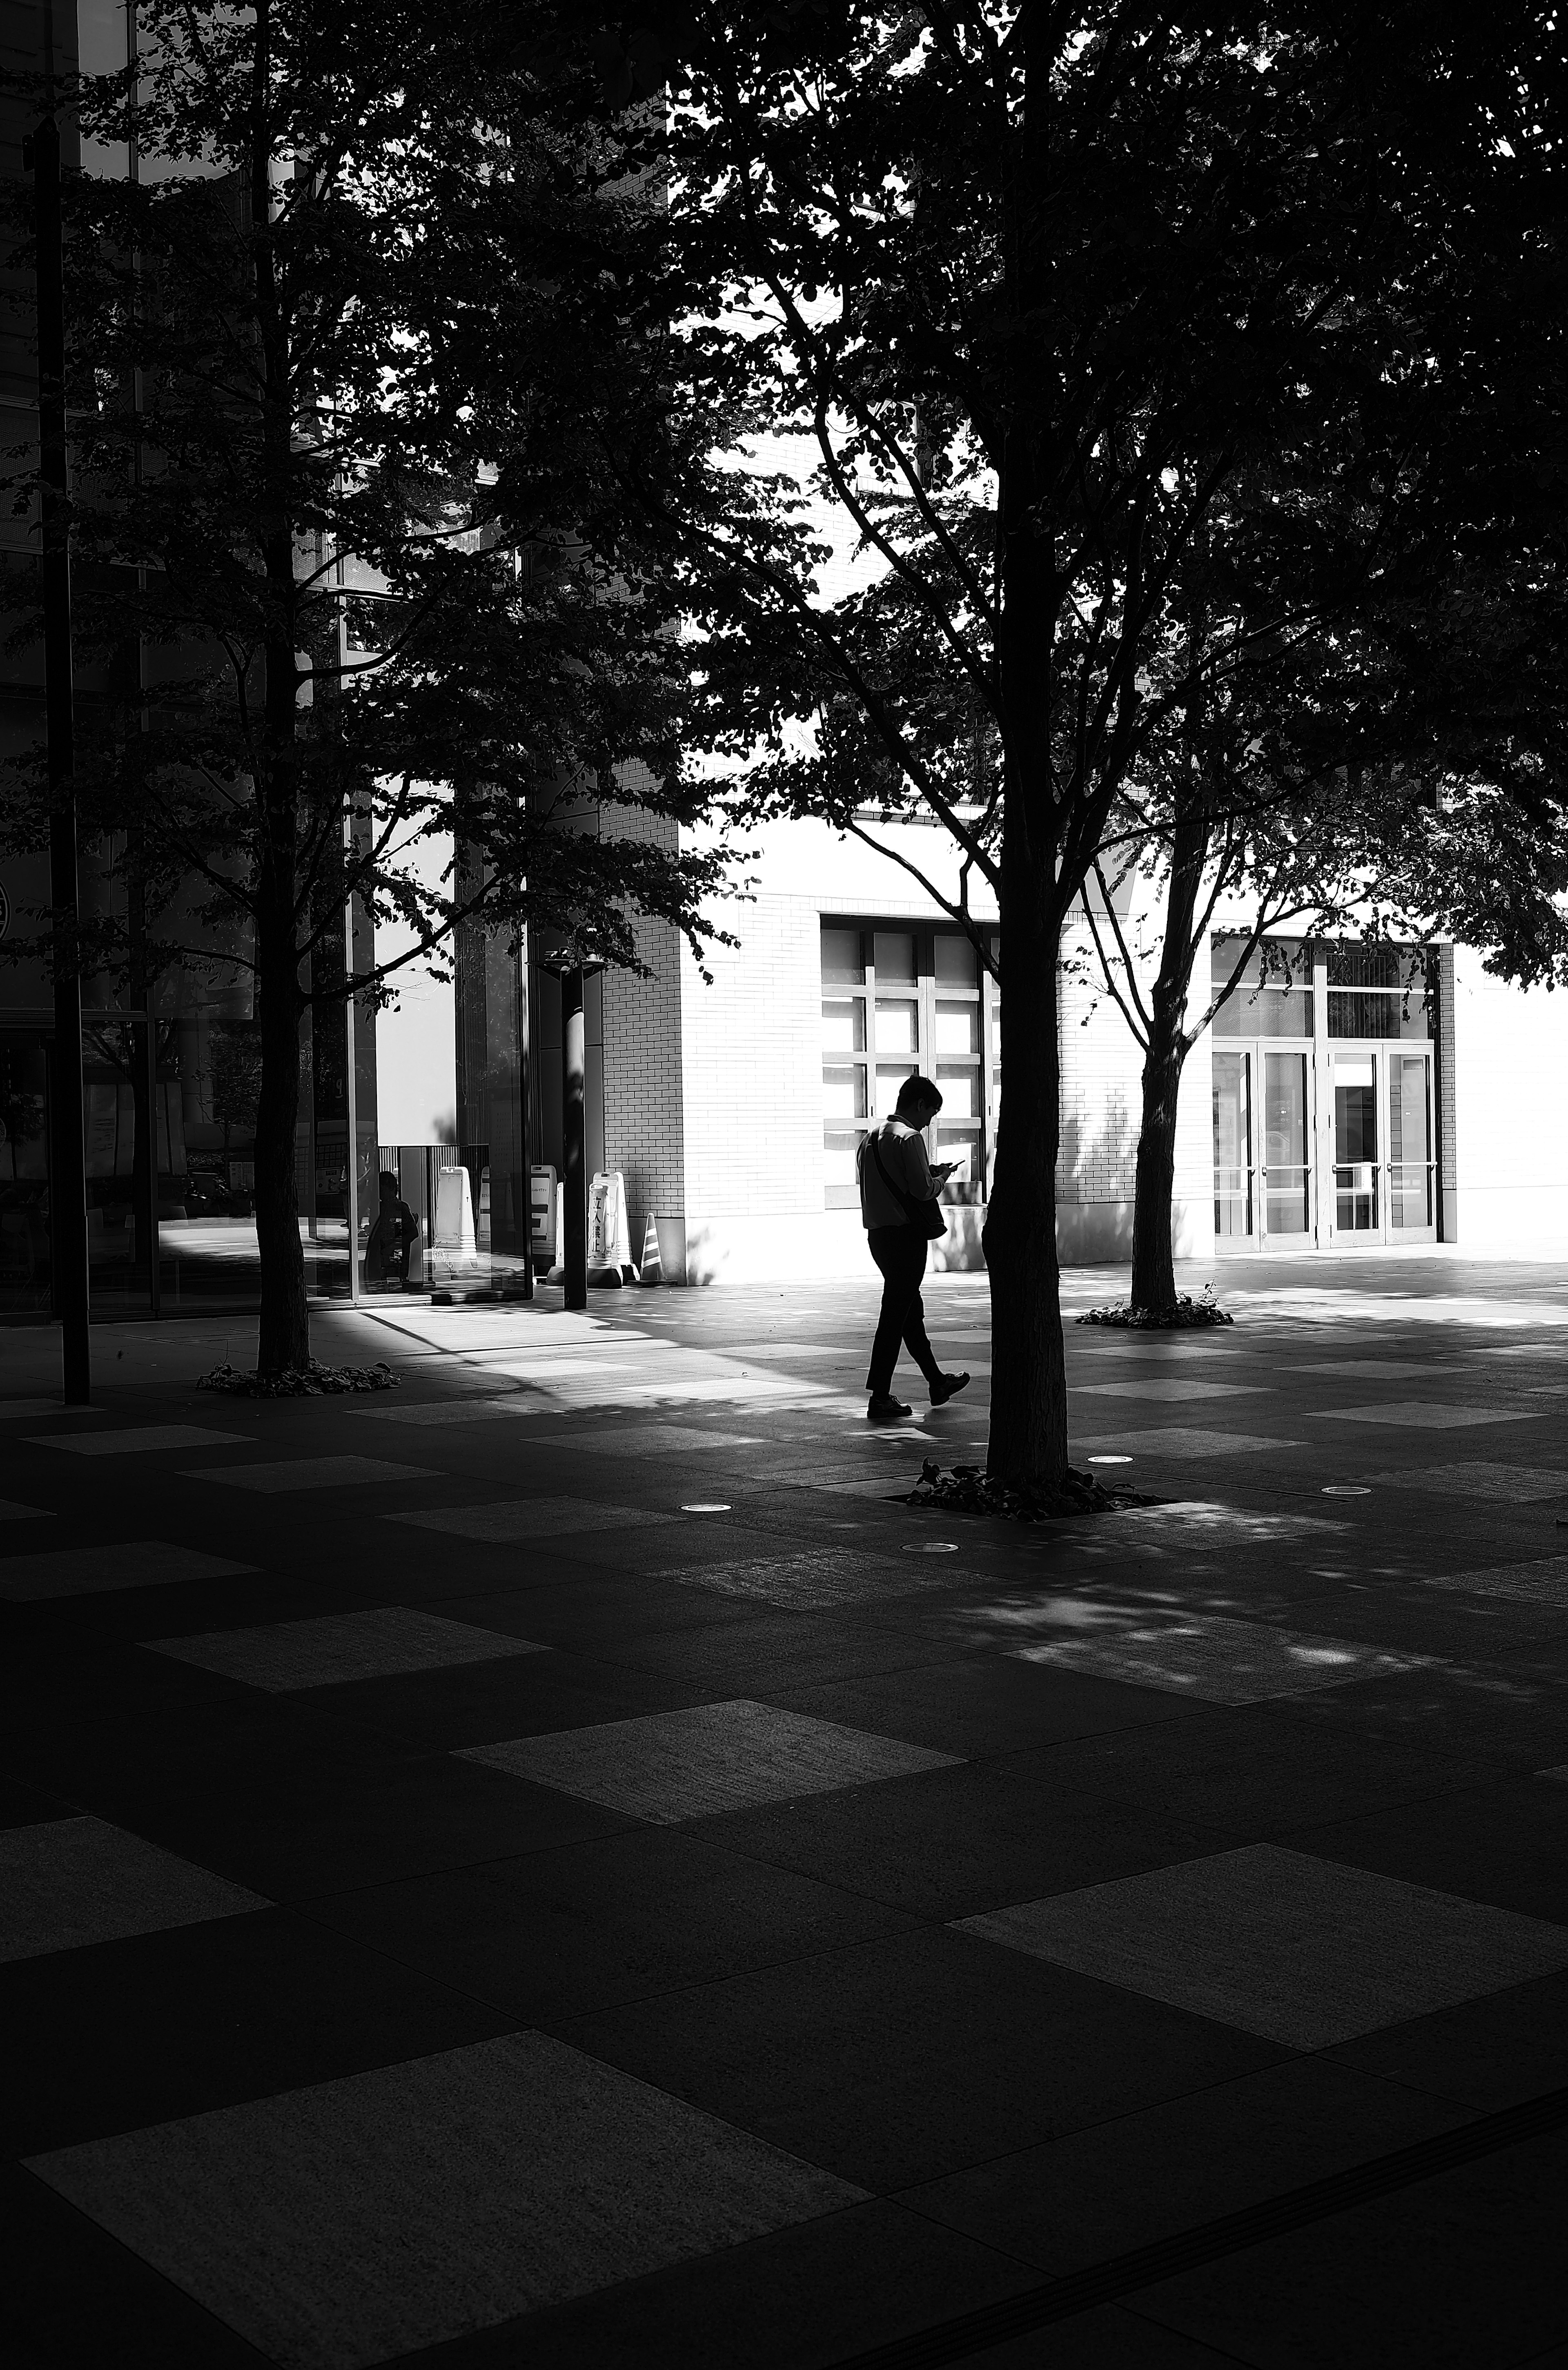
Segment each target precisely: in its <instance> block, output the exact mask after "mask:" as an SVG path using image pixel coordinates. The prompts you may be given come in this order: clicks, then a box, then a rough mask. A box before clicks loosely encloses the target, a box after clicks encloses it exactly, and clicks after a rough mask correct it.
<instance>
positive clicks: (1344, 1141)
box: [1211, 943, 1437, 1253]
mask: <svg viewBox="0 0 1568 2370" xmlns="http://www.w3.org/2000/svg"><path fill="white" fill-rule="evenodd" d="M1281 957H1283V958H1284V966H1285V967H1284V968H1281V967H1280V962H1281ZM1224 959H1225V952H1224V947H1223V943H1221V945H1219V946H1216V949H1215V966H1216V972H1217V971H1218V969H1219V965H1220V963H1221V961H1224ZM1410 973H1411V959H1410V957H1409V956H1408V955H1407V954H1406V953H1404V952H1403V951H1402V950H1401V949H1370V950H1366V949H1359V948H1338V947H1333V948H1323V947H1320V948H1316V949H1310V948H1306V947H1293V948H1288V949H1280V950H1278V951H1277V952H1276V954H1275V956H1274V968H1273V969H1272V970H1267V969H1265V968H1264V967H1263V966H1262V964H1260V963H1259V961H1258V959H1257V958H1256V957H1254V958H1253V960H1252V962H1251V964H1250V965H1249V974H1250V975H1249V976H1245V977H1244V978H1243V980H1242V981H1241V982H1240V983H1239V985H1238V987H1237V989H1236V991H1235V993H1234V994H1233V995H1231V996H1229V997H1228V999H1227V1001H1226V1003H1225V1004H1224V1005H1222V1006H1221V1007H1220V1010H1219V1012H1218V1013H1217V1014H1216V1018H1215V1023H1214V1043H1213V1047H1212V1052H1211V1059H1212V1064H1213V1097H1214V1228H1215V1240H1216V1249H1217V1250H1219V1251H1220V1252H1222V1253H1223V1252H1234V1251H1244V1250H1262V1249H1264V1248H1267V1249H1269V1250H1272V1251H1274V1252H1278V1251H1284V1250H1310V1249H1313V1248H1319V1249H1328V1248H1353V1247H1355V1246H1359V1245H1366V1246H1371V1245H1374V1244H1382V1243H1389V1244H1398V1243H1415V1242H1422V1241H1425V1242H1433V1241H1435V1239H1436V1235H1437V1127H1436V1102H1435V1078H1434V1058H1433V1045H1432V1026H1431V1019H1432V1016H1431V1013H1430V1010H1429V1006H1428V997H1427V992H1426V989H1425V987H1424V984H1423V983H1421V982H1420V981H1417V980H1412V976H1411V975H1410Z"/></svg>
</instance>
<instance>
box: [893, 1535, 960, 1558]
mask: <svg viewBox="0 0 1568 2370" xmlns="http://www.w3.org/2000/svg"><path fill="white" fill-rule="evenodd" d="M904 1552H905V1555H956V1554H957V1553H958V1541H957V1540H956V1539H911V1540H910V1541H909V1542H908V1543H907V1544H906V1546H905V1550H904Z"/></svg>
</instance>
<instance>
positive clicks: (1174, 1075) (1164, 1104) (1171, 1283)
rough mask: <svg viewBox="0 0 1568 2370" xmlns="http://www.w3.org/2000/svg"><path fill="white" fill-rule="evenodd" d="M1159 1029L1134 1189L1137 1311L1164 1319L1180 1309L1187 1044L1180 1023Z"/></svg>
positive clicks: (1147, 1061)
mask: <svg viewBox="0 0 1568 2370" xmlns="http://www.w3.org/2000/svg"><path fill="white" fill-rule="evenodd" d="M1155 1019H1156V1027H1155V1030H1154V1033H1153V1034H1152V1036H1151V1038H1150V1041H1149V1047H1148V1052H1147V1054H1146V1055H1145V1057H1144V1068H1143V1126H1142V1128H1141V1129H1140V1131H1139V1133H1138V1165H1137V1176H1136V1182H1135V1184H1134V1187H1133V1306H1134V1307H1135V1308H1147V1309H1151V1310H1153V1311H1155V1312H1156V1313H1158V1314H1160V1315H1164V1314H1165V1313H1167V1312H1168V1311H1169V1310H1170V1309H1172V1308H1174V1307H1175V1306H1176V1269H1175V1259H1174V1254H1173V1252H1172V1249H1171V1243H1170V1196H1171V1189H1172V1187H1173V1185H1174V1183H1175V1177H1176V1100H1177V1096H1178V1094H1179V1092H1180V1089H1181V1085H1182V1064H1183V1062H1184V1061H1185V1060H1186V1056H1187V1044H1186V1040H1185V1038H1184V1037H1183V1035H1182V1027H1181V1021H1180V1018H1177V1019H1176V1021H1175V1025H1174V1027H1172V1026H1171V1025H1170V1021H1169V1018H1168V1020H1167V1025H1166V1027H1165V1028H1164V1029H1163V1030H1161V1029H1160V1028H1159V1013H1158V1009H1157V1012H1156V1015H1155Z"/></svg>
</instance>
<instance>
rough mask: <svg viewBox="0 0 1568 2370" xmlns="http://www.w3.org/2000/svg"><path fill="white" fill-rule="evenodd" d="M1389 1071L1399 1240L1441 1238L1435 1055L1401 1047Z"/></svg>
mask: <svg viewBox="0 0 1568 2370" xmlns="http://www.w3.org/2000/svg"><path fill="white" fill-rule="evenodd" d="M1386 1058H1387V1064H1388V1072H1389V1236H1390V1239H1391V1240H1392V1241H1394V1242H1400V1243H1409V1242H1419V1241H1420V1240H1421V1239H1422V1238H1423V1237H1426V1238H1427V1239H1428V1240H1434V1241H1435V1238H1436V1233H1437V1163H1436V1160H1435V1156H1434V1137H1435V1130H1434V1128H1433V1124H1432V1056H1431V1054H1430V1053H1407V1052H1405V1051H1404V1049H1403V1048H1402V1047H1401V1050H1400V1051H1399V1052H1398V1053H1389V1055H1388V1056H1387V1057H1386Z"/></svg>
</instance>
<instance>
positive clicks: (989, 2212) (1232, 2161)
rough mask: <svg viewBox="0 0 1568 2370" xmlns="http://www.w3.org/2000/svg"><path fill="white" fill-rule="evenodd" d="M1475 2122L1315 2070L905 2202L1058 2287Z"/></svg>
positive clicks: (1336, 2070)
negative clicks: (1119, 2257) (1129, 2254)
mask: <svg viewBox="0 0 1568 2370" xmlns="http://www.w3.org/2000/svg"><path fill="white" fill-rule="evenodd" d="M1467 2120H1468V2117H1467V2113H1466V2111H1465V2110H1464V2109H1462V2108H1461V2107H1459V2106H1458V2105H1457V2104H1455V2103H1453V2102H1451V2101H1447V2100H1445V2101H1439V2100H1435V2099H1431V2098H1423V2097H1420V2096H1418V2095H1417V2094H1416V2093H1414V2092H1412V2091H1409V2090H1406V2089H1403V2088H1401V2087H1400V2086H1399V2085H1398V2084H1397V2083H1394V2082H1387V2081H1380V2080H1378V2079H1376V2078H1374V2077H1371V2076H1360V2075H1355V2074H1352V2073H1351V2072H1350V2071H1349V2069H1348V2068H1347V2067H1343V2066H1340V2065H1334V2064H1332V2063H1331V2062H1329V2061H1327V2060H1325V2059H1323V2058H1319V2057H1309V2058H1304V2059H1298V2060H1297V2061H1296V2062H1294V2063H1292V2064H1287V2065H1271V2066H1267V2067H1265V2068H1264V2069H1263V2070H1262V2072H1261V2073H1256V2074H1250V2075H1247V2076H1246V2077H1243V2078H1242V2079H1241V2080H1239V2081H1235V2082H1226V2083H1221V2084H1219V2085H1217V2086H1216V2088H1213V2089H1211V2090H1205V2091H1200V2092H1198V2093H1195V2094H1194V2095H1193V2096H1190V2097H1185V2098H1181V2099H1177V2100H1170V2101H1165V2102H1162V2103H1161V2104H1159V2105H1158V2106H1154V2107H1148V2108H1145V2109H1143V2110H1142V2111H1139V2112H1136V2113H1134V2114H1130V2115H1124V2116H1122V2117H1120V2118H1118V2119H1117V2120H1115V2121H1112V2122H1107V2123H1100V2124H1097V2125H1095V2126H1094V2127H1093V2128H1092V2129H1090V2130H1088V2131H1080V2132H1072V2133H1069V2134H1067V2135H1066V2137H1065V2138H1062V2139H1058V2140H1053V2141H1051V2142H1049V2143H1048V2144H1047V2145H1046V2146H1043V2147H1034V2148H1024V2149H1020V2151H1019V2152H1018V2153H1017V2154H1016V2155H1013V2156H1009V2157H999V2158H998V2159H997V2161H996V2162H995V2163H992V2164H984V2165H975V2166H973V2167H971V2168H970V2169H967V2170H965V2171H963V2172H960V2173H955V2174H953V2175H951V2177H950V2178H949V2179H947V2180H939V2181H932V2182H930V2183H928V2185H927V2186H925V2187H924V2188H921V2189H916V2190H907V2191H905V2192H903V2193H902V2196H901V2200H900V2202H901V2203H904V2204H905V2205H908V2206H910V2207H912V2208H913V2209H914V2210H915V2211H916V2212H917V2213H920V2214H928V2215H932V2216H933V2218H934V2219H936V2220H938V2221H940V2222H950V2223H951V2224H952V2225H953V2226H954V2227H955V2228H957V2229H960V2230H967V2231H968V2232H969V2233H970V2235H971V2236H972V2237H974V2238H984V2239H985V2240H986V2244H987V2245H989V2246H993V2247H1001V2248H1004V2249H1006V2250H1007V2252H1008V2253H1009V2254H1012V2255H1020V2256H1021V2257H1022V2258H1023V2259H1024V2261H1026V2262H1031V2263H1034V2264H1036V2265H1037V2266H1038V2268H1039V2269H1040V2271H1041V2272H1048V2273H1049V2274H1050V2275H1051V2276H1052V2277H1053V2278H1055V2277H1060V2276H1062V2275H1063V2274H1065V2273H1066V2272H1075V2271H1079V2270H1081V2269H1083V2268H1084V2267H1085V2266H1087V2265H1089V2264H1091V2263H1096V2262H1101V2261H1105V2260H1106V2259H1107V2258H1109V2257H1110V2256H1113V2255H1116V2254H1121V2253H1124V2252H1126V2251H1127V2250H1128V2249H1132V2248H1135V2247H1145V2246H1149V2245H1152V2244H1153V2243H1154V2241H1155V2240H1157V2239H1159V2238H1170V2237H1173V2236H1174V2235H1175V2234H1176V2233H1178V2232H1179V2231H1182V2230H1189V2229H1193V2228H1195V2227H1196V2226H1198V2225H1199V2224H1200V2223H1204V2222H1209V2221H1214V2220H1216V2219H1217V2218H1218V2217H1219V2216H1220V2215H1226V2214H1233V2213H1235V2212H1237V2211H1238V2210H1239V2208H1240V2207H1241V2206H1243V2205H1250V2204H1252V2203H1255V2202H1256V2201H1257V2200H1259V2199H1261V2198H1265V2197H1272V2196H1276V2195H1278V2194H1279V2193H1280V2192H1282V2191H1284V2190H1288V2189H1294V2188H1297V2187H1299V2186H1301V2185H1303V2184H1304V2183H1306V2182H1308V2181H1311V2180H1322V2179H1323V2178H1324V2177H1325V2176H1327V2175H1328V2174H1330V2173H1333V2172H1339V2171H1342V2170H1343V2169H1346V2168H1347V2167H1349V2166H1352V2165H1355V2164H1361V2163H1365V2162H1366V2160H1367V2159H1369V2158H1370V2157H1377V2156H1386V2155H1389V2154H1390V2153H1391V2152H1392V2151H1393V2150H1394V2149H1396V2148H1401V2147H1407V2146H1410V2145H1411V2144H1412V2142H1413V2141H1416V2140H1422V2139H1425V2138H1427V2137H1429V2136H1430V2135H1431V2134H1433V2133H1435V2132H1440V2131H1446V2130H1447V2129H1449V2128H1450V2127H1451V2126H1452V2125H1454V2124H1456V2123H1463V2122H1465V2121H1467Z"/></svg>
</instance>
